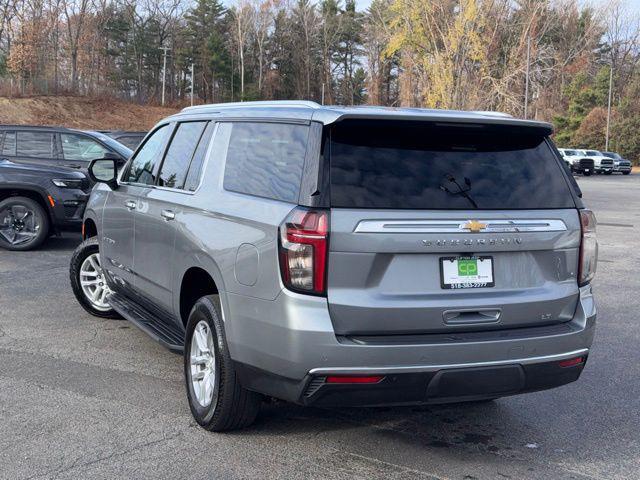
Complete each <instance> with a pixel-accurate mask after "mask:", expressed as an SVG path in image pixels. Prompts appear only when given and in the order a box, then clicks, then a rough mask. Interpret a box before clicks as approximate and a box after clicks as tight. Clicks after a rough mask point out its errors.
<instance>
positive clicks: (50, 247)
mask: <svg viewBox="0 0 640 480" xmlns="http://www.w3.org/2000/svg"><path fill="white" fill-rule="evenodd" d="M81 242H82V236H81V235H80V234H79V233H78V234H76V233H64V234H63V235H61V236H59V237H57V236H53V237H51V238H49V239H47V241H46V242H45V243H44V245H42V246H41V247H40V248H39V249H38V251H42V252H47V251H52V252H53V251H59V250H74V249H75V248H76V247H77V246H78V245H80V243H81Z"/></svg>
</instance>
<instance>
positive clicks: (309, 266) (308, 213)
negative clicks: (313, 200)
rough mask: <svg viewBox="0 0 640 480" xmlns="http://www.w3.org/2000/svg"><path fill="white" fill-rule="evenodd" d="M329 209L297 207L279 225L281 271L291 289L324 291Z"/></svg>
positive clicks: (316, 292) (315, 292) (322, 293)
mask: <svg viewBox="0 0 640 480" xmlns="http://www.w3.org/2000/svg"><path fill="white" fill-rule="evenodd" d="M328 243H329V212H327V211H325V210H309V209H306V208H301V207H296V208H294V209H293V210H292V211H291V213H289V215H288V216H287V218H286V219H285V220H284V222H282V225H280V273H281V274H282V281H283V282H284V284H285V286H286V287H287V288H289V289H290V290H294V291H297V292H301V293H311V294H314V295H324V294H325V293H326V282H327V279H326V276H327V253H328Z"/></svg>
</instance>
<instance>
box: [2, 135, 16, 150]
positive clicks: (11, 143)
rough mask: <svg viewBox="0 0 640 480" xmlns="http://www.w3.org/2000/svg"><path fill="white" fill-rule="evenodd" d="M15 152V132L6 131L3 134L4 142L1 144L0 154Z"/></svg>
mask: <svg viewBox="0 0 640 480" xmlns="http://www.w3.org/2000/svg"><path fill="white" fill-rule="evenodd" d="M15 154H16V132H7V133H5V134H4V143H3V145H2V155H15Z"/></svg>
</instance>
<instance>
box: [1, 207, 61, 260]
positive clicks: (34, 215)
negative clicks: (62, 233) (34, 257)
mask: <svg viewBox="0 0 640 480" xmlns="http://www.w3.org/2000/svg"><path fill="white" fill-rule="evenodd" d="M49 225H50V222H49V216H48V215H47V212H45V211H44V209H43V208H42V206H41V205H40V204H39V203H38V202H36V201H35V200H33V199H31V198H28V197H9V198H6V199H4V200H3V201H2V202H0V247H2V248H5V249H7V250H14V251H25V250H33V249H34V248H38V247H39V246H40V245H42V242H44V241H45V240H46V239H47V237H48V236H49Z"/></svg>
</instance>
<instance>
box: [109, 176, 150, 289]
mask: <svg viewBox="0 0 640 480" xmlns="http://www.w3.org/2000/svg"><path fill="white" fill-rule="evenodd" d="M140 190H141V188H140V187H138V186H135V185H126V184H124V185H120V186H119V187H118V188H117V189H115V190H113V191H111V192H109V197H108V198H107V201H106V202H105V206H104V209H103V213H102V232H101V233H100V240H99V241H100V263H101V264H102V268H103V269H104V270H106V271H107V273H108V274H109V276H110V277H111V279H112V280H113V285H112V286H113V287H114V290H116V291H120V292H121V293H124V294H125V295H131V294H132V293H133V288H134V274H133V242H134V211H135V209H136V206H137V201H138V195H139V194H140Z"/></svg>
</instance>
